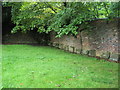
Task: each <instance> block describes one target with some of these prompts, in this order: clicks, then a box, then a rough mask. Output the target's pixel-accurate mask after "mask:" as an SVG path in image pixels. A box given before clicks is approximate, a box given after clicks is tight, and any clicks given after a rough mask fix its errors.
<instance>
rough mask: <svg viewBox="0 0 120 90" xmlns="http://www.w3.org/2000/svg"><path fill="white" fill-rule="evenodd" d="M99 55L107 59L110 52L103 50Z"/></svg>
mask: <svg viewBox="0 0 120 90" xmlns="http://www.w3.org/2000/svg"><path fill="white" fill-rule="evenodd" d="M100 57H101V58H105V59H109V58H110V52H105V53H103V54H102V55H101V56H100Z"/></svg>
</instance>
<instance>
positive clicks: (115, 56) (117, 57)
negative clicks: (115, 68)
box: [110, 54, 120, 61]
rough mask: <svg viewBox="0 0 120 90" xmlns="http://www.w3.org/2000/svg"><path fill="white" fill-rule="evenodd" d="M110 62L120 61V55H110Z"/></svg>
mask: <svg viewBox="0 0 120 90" xmlns="http://www.w3.org/2000/svg"><path fill="white" fill-rule="evenodd" d="M110 60H113V61H120V54H111V55H110Z"/></svg>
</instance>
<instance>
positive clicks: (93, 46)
mask: <svg viewBox="0 0 120 90" xmlns="http://www.w3.org/2000/svg"><path fill="white" fill-rule="evenodd" d="M119 20H120V19H113V20H110V21H108V20H106V19H99V20H94V21H92V22H90V25H91V26H92V29H89V30H88V29H86V30H83V31H81V32H80V31H79V33H78V35H77V37H74V36H72V35H64V36H62V37H61V38H55V32H51V35H50V37H51V39H50V44H49V45H52V46H55V47H58V48H60V49H63V50H67V51H69V52H74V53H78V54H86V55H89V56H94V57H100V58H103V59H109V60H113V61H119V59H120V55H119V53H118V47H119V44H118V32H119V31H120V29H118V26H120V25H119Z"/></svg>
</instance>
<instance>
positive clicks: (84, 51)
mask: <svg viewBox="0 0 120 90" xmlns="http://www.w3.org/2000/svg"><path fill="white" fill-rule="evenodd" d="M91 52H92V51H91ZM82 54H85V55H89V50H82Z"/></svg>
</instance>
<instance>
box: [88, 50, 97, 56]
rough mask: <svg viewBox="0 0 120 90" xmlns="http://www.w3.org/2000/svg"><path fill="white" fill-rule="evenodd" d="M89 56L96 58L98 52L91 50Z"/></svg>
mask: <svg viewBox="0 0 120 90" xmlns="http://www.w3.org/2000/svg"><path fill="white" fill-rule="evenodd" d="M88 55H89V56H96V50H89V54H88Z"/></svg>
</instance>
